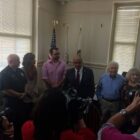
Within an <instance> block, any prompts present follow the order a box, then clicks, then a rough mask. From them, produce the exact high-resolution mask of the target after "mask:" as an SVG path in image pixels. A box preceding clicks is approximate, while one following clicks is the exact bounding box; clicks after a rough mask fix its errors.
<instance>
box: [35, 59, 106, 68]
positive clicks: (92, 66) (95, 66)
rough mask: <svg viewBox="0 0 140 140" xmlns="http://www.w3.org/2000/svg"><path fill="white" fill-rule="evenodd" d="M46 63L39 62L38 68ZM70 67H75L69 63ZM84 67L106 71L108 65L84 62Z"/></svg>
mask: <svg viewBox="0 0 140 140" xmlns="http://www.w3.org/2000/svg"><path fill="white" fill-rule="evenodd" d="M43 63H44V61H43V60H39V61H38V62H37V66H38V67H42V65H43ZM68 65H69V66H70V67H72V66H73V64H72V61H69V64H68ZM84 65H85V66H87V67H90V68H95V69H101V70H105V69H106V67H107V64H103V63H93V62H88V61H84Z"/></svg>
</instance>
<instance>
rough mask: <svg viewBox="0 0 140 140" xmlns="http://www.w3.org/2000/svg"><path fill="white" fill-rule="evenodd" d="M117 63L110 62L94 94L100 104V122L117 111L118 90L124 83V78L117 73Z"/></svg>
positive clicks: (118, 103)
mask: <svg viewBox="0 0 140 140" xmlns="http://www.w3.org/2000/svg"><path fill="white" fill-rule="evenodd" d="M118 68H119V65H118V63H117V62H111V63H110V64H109V65H108V69H107V73H105V74H104V75H103V76H102V77H101V78H100V80H99V83H98V86H97V91H96V95H97V97H98V99H99V101H100V104H101V111H102V122H104V121H106V120H107V119H108V118H109V117H110V116H112V115H114V114H115V113H116V112H118V111H119V109H120V108H119V107H120V91H121V89H122V87H123V85H124V78H123V77H122V76H121V75H119V74H118Z"/></svg>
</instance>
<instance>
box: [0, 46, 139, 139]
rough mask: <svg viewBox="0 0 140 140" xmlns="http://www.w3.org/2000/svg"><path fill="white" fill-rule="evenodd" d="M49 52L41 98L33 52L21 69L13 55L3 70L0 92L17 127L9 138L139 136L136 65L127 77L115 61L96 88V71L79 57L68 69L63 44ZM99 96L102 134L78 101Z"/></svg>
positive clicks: (45, 64)
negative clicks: (85, 116)
mask: <svg viewBox="0 0 140 140" xmlns="http://www.w3.org/2000/svg"><path fill="white" fill-rule="evenodd" d="M50 54H51V58H50V59H49V60H47V61H46V62H45V63H44V64H43V67H42V80H43V81H44V83H45V86H46V90H45V92H44V93H43V94H42V95H41V97H40V98H39V94H38V91H37V86H36V85H37V69H36V67H35V55H34V54H32V53H27V54H25V56H24V57H23V63H22V64H23V68H19V64H20V60H19V57H18V56H17V55H16V54H10V55H9V56H8V66H7V67H6V68H5V69H4V70H2V71H1V72H0V91H1V94H4V97H5V101H4V106H5V107H8V108H10V110H11V117H10V119H9V118H8V119H9V121H12V122H13V126H14V127H13V126H12V124H11V123H8V127H7V128H8V129H10V131H9V133H8V136H9V138H11V139H13V136H14V140H95V139H97V138H98V139H99V140H106V139H107V140H112V139H116V140H117V139H122V140H125V139H130V140H131V139H132V140H138V139H140V137H139V135H140V130H139V129H138V128H139V126H140V121H139V119H138V117H139V116H140V109H139V108H140V91H139V89H140V71H139V70H138V69H137V68H132V69H130V70H129V71H128V72H127V74H126V76H125V77H124V76H122V75H120V74H118V69H119V65H118V63H117V62H111V63H110V64H109V65H108V67H107V72H106V73H105V74H103V75H102V76H101V78H100V79H99V82H98V84H97V87H96V89H95V83H94V74H93V71H92V70H91V69H90V68H88V67H85V66H84V65H83V61H82V58H81V56H80V55H75V56H74V57H73V65H74V67H72V68H69V69H67V66H66V64H65V62H64V61H62V60H61V59H60V52H59V49H58V48H51V49H50ZM69 89H72V90H69ZM67 91H70V93H69V94H72V93H71V92H72V91H74V93H75V96H74V97H73V100H72V99H70V98H68V97H67V95H66V93H67ZM94 96H97V99H98V102H99V104H98V106H97V108H96V109H97V110H98V111H99V110H101V115H99V116H100V128H98V130H99V129H100V130H99V132H98V137H97V134H96V133H95V132H96V130H92V129H91V128H87V126H88V125H87V123H86V121H85V118H84V115H83V112H82V111H83V110H82V111H81V106H82V103H81V102H79V100H78V99H87V98H90V99H91V100H92V101H93V98H94ZM74 99H76V100H74ZM79 104H80V105H79ZM33 107H34V109H33ZM88 109H89V108H88ZM120 110H121V111H120ZM99 112H100V111H99ZM94 115H95V114H93V116H94ZM2 118H3V117H2ZM109 118H110V119H109ZM91 119H93V122H90V123H97V122H96V120H94V118H91ZM2 122H3V121H2ZM106 122H107V123H106ZM102 124H103V126H102ZM13 128H14V131H13ZM137 130H138V131H137ZM13 132H14V134H13ZM11 133H12V134H11ZM126 133H127V134H126Z"/></svg>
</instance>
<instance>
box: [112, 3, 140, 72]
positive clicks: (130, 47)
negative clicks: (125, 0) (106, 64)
mask: <svg viewBox="0 0 140 140" xmlns="http://www.w3.org/2000/svg"><path fill="white" fill-rule="evenodd" d="M139 19H140V7H138V6H124V7H118V8H117V11H116V24H115V32H114V41H113V60H114V61H117V62H118V63H119V73H122V72H123V71H128V70H129V69H130V68H132V67H133V65H134V60H135V51H136V45H137V36H138V29H139Z"/></svg>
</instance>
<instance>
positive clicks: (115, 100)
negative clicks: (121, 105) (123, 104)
mask: <svg viewBox="0 0 140 140" xmlns="http://www.w3.org/2000/svg"><path fill="white" fill-rule="evenodd" d="M102 99H103V100H105V101H108V102H117V101H120V99H106V98H104V97H102Z"/></svg>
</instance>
